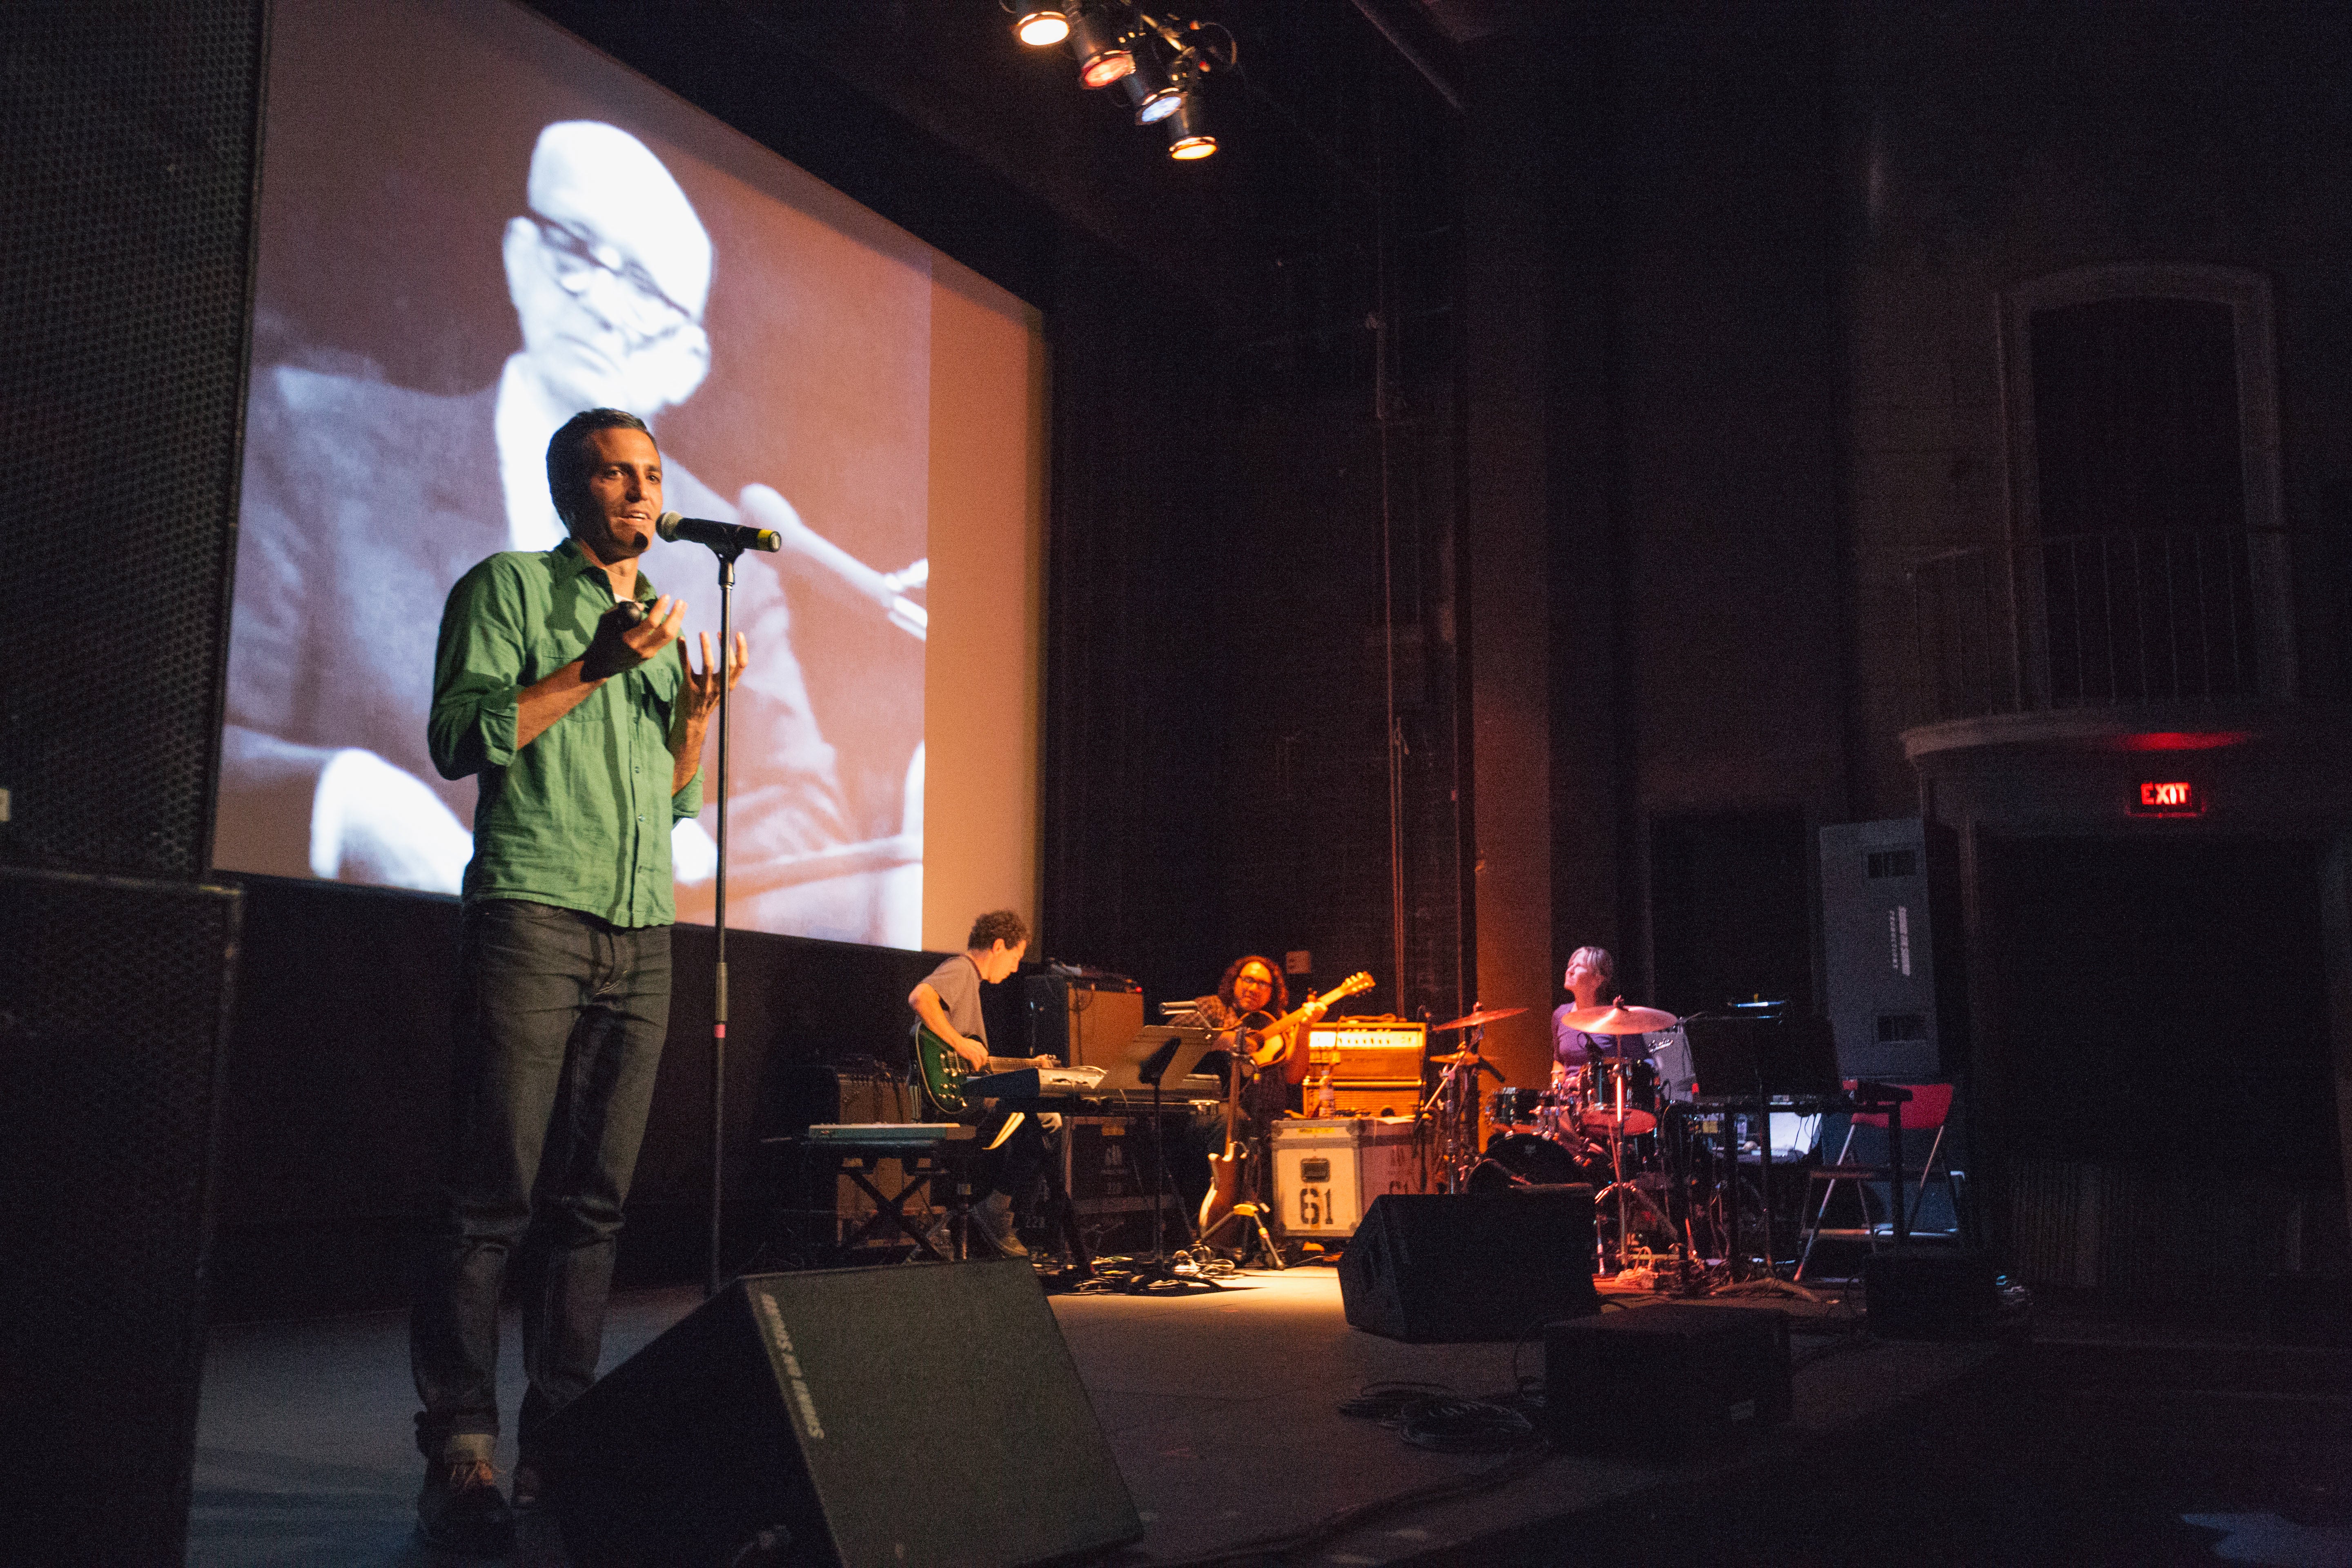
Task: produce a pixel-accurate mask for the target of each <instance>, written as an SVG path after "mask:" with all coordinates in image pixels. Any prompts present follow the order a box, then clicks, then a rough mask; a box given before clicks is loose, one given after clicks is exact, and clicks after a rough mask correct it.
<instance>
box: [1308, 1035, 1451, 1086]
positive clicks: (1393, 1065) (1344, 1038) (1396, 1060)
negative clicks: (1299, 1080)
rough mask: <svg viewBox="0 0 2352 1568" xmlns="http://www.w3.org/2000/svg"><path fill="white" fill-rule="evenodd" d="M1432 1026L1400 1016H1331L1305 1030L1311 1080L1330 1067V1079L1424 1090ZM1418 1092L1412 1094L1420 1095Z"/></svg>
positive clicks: (1334, 1083)
mask: <svg viewBox="0 0 2352 1568" xmlns="http://www.w3.org/2000/svg"><path fill="white" fill-rule="evenodd" d="M1428 1042H1429V1026H1428V1025H1426V1024H1415V1023H1411V1022H1408V1021H1407V1020H1405V1019H1402V1018H1327V1019H1325V1020H1324V1021H1323V1022H1322V1023H1319V1024H1317V1025H1316V1026H1313V1027H1312V1028H1310V1029H1308V1030H1307V1081H1308V1082H1310V1083H1312V1082H1313V1081H1314V1080H1315V1079H1318V1078H1319V1077H1321V1076H1322V1074H1323V1070H1324V1068H1327V1067H1328V1068H1330V1069H1331V1082H1332V1083H1333V1085H1334V1086H1336V1087H1340V1088H1344V1087H1345V1086H1347V1085H1349V1084H1376V1085H1379V1086H1381V1087H1383V1088H1390V1089H1394V1088H1401V1087H1407V1086H1409V1087H1410V1089H1412V1090H1414V1091H1418V1090H1419V1089H1420V1088H1421V1063H1422V1056H1423V1050H1424V1048H1425V1047H1427V1045H1428ZM1417 1097H1418V1096H1417V1093H1416V1094H1414V1095H1413V1096H1411V1098H1417Z"/></svg>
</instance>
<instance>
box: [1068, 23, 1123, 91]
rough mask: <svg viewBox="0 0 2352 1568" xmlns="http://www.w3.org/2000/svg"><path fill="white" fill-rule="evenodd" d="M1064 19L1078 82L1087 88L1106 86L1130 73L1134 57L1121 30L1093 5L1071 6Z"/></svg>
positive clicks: (1121, 28)
mask: <svg viewBox="0 0 2352 1568" xmlns="http://www.w3.org/2000/svg"><path fill="white" fill-rule="evenodd" d="M1121 9H1122V10H1123V9H1124V7H1122V8H1121ZM1067 16H1068V17H1069V26H1070V52H1071V53H1072V54H1074V55H1076V56H1077V57H1078V80H1080V81H1081V82H1084V83H1085V84H1086V85H1087V86H1088V87H1108V86H1109V85H1110V84H1111V83H1113V82H1115V81H1117V80H1118V79H1119V78H1121V77H1123V76H1128V75H1130V74H1132V73H1133V71H1134V70H1135V56H1134V55H1133V54H1131V53H1129V50H1128V47H1127V30H1126V29H1125V28H1124V27H1122V26H1120V25H1119V24H1118V22H1115V21H1113V20H1111V18H1110V17H1109V16H1108V15H1107V14H1106V13H1104V12H1103V11H1100V10H1097V9H1096V8H1095V7H1093V6H1079V5H1072V6H1071V7H1070V8H1069V10H1068V12H1067Z"/></svg>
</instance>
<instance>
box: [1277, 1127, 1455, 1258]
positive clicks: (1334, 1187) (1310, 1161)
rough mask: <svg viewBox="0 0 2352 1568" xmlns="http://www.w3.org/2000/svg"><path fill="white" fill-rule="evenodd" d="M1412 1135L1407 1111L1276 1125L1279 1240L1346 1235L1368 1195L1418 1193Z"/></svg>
mask: <svg viewBox="0 0 2352 1568" xmlns="http://www.w3.org/2000/svg"><path fill="white" fill-rule="evenodd" d="M1412 1133H1413V1121H1412V1118H1411V1117H1409V1116H1405V1117H1396V1118H1388V1117H1370V1116H1350V1117H1339V1118H1332V1119H1327V1120H1322V1121H1277V1122H1276V1123H1275V1124H1274V1140H1273V1142H1274V1215H1275V1228H1276V1230H1277V1231H1279V1232H1281V1234H1282V1235H1283V1236H1285V1237H1316V1238H1321V1237H1330V1238H1339V1237H1350V1236H1353V1235H1355V1234H1356V1227H1357V1226H1359V1225H1361V1224H1362V1223H1363V1219H1364V1211H1365V1210H1367V1209H1369V1208H1370V1207H1371V1206H1372V1200H1373V1199H1375V1198H1377V1197H1380V1196H1381V1195H1382V1194H1387V1193H1418V1192H1423V1191H1425V1190H1426V1189H1427V1185H1428V1184H1427V1182H1426V1180H1425V1179H1424V1175H1423V1169H1422V1151H1421V1149H1420V1148H1419V1147H1418V1146H1417V1145H1416V1144H1415V1143H1414V1142H1413V1135H1412Z"/></svg>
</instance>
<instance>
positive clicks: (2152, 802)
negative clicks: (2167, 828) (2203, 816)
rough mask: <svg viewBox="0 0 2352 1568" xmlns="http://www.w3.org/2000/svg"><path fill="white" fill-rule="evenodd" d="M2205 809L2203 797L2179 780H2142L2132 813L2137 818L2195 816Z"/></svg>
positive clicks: (2192, 787)
mask: <svg viewBox="0 0 2352 1568" xmlns="http://www.w3.org/2000/svg"><path fill="white" fill-rule="evenodd" d="M2204 809H2205V797H2204V795H2202V794H2201V793H2200V792H2199V790H2198V788H2197V786H2196V785H2195V784H2189V783H2187V782H2185V781H2181V780H2158V779H2142V780H2141V781H2140V785H2139V795H2138V798H2137V799H2136V800H2134V801H2133V802H2132V812H2133V814H2134V815H2135V816H2198V815H2199V814H2200V813H2201V812H2203V811H2204Z"/></svg>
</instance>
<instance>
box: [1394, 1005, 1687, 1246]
mask: <svg viewBox="0 0 2352 1568" xmlns="http://www.w3.org/2000/svg"><path fill="white" fill-rule="evenodd" d="M1526 1011H1527V1009H1526V1008H1524V1007H1494V1008H1486V1009H1482V1010H1480V1011H1478V1012H1475V1013H1471V1014H1468V1015H1466V1016H1463V1017H1460V1018H1456V1019H1454V1021H1453V1022H1451V1023H1446V1024H1439V1025H1435V1026H1433V1032H1435V1033H1440V1034H1443V1033H1444V1032H1446V1031H1449V1030H1454V1029H1460V1030H1463V1031H1465V1033H1464V1036H1463V1042H1464V1043H1463V1046H1462V1048H1460V1049H1459V1050H1456V1051H1454V1052H1453V1053H1451V1054H1449V1055H1446V1056H1441V1057H1433V1058H1431V1060H1432V1062H1433V1064H1435V1065H1437V1066H1439V1067H1441V1068H1444V1071H1443V1073H1442V1074H1441V1075H1440V1076H1439V1079H1438V1080H1437V1084H1436V1087H1435V1089H1433V1091H1432V1093H1431V1095H1430V1097H1429V1100H1428V1102H1427V1104H1426V1105H1425V1106H1424V1108H1423V1109H1424V1110H1425V1111H1426V1112H1428V1113H1430V1114H1432V1115H1433V1116H1434V1117H1435V1119H1436V1121H1437V1123H1438V1129H1439V1133H1438V1139H1437V1154H1438V1161H1439V1166H1440V1169H1441V1170H1442V1171H1443V1172H1444V1184H1445V1190H1447V1191H1449V1192H1497V1191H1506V1190H1509V1189H1511V1188H1524V1187H1528V1186H1549V1185H1561V1184H1570V1183H1578V1182H1581V1183H1587V1184H1591V1186H1592V1187H1593V1189H1594V1192H1593V1201H1594V1206H1595V1212H1596V1215H1598V1217H1599V1218H1600V1219H1601V1221H1602V1226H1601V1228H1602V1229H1603V1230H1604V1231H1605V1230H1608V1229H1610V1228H1613V1230H1614V1233H1615V1234H1614V1237H1613V1240H1614V1246H1613V1247H1611V1246H1610V1245H1609V1241H1610V1240H1611V1239H1612V1238H1610V1237H1607V1236H1605V1235H1604V1236H1602V1237H1599V1238H1598V1241H1599V1245H1600V1246H1601V1251H1602V1253H1603V1256H1604V1258H1607V1257H1608V1256H1610V1255H1612V1254H1613V1258H1614V1261H1615V1264H1616V1268H1615V1269H1614V1270H1613V1272H1618V1273H1622V1272H1623V1271H1624V1270H1626V1269H1627V1268H1629V1267H1631V1266H1632V1260H1633V1257H1634V1254H1635V1251H1636V1241H1635V1238H1636V1237H1637V1236H1638V1235H1640V1234H1642V1233H1643V1232H1644V1231H1646V1232H1648V1233H1650V1234H1652V1235H1657V1236H1663V1237H1666V1238H1672V1237H1675V1232H1676V1229H1677V1226H1675V1222H1674V1220H1673V1219H1672V1218H1671V1217H1669V1216H1668V1215H1667V1214H1666V1212H1665V1210H1664V1208H1663V1207H1661V1206H1660V1203H1659V1201H1658V1199H1659V1196H1660V1195H1663V1194H1664V1192H1665V1191H1666V1189H1667V1188H1668V1187H1669V1185H1670V1184H1671V1183H1670V1181H1669V1179H1668V1177H1667V1176H1666V1174H1665V1173H1664V1165H1665V1163H1666V1160H1665V1156H1664V1152H1663V1151H1662V1150H1661V1149H1660V1148H1659V1144H1660V1143H1661V1142H1663V1138H1662V1136H1661V1134H1660V1125H1661V1121H1662V1119H1663V1118H1664V1116H1665V1115H1666V1113H1667V1111H1668V1110H1669V1109H1670V1108H1669V1107H1668V1105H1667V1104H1666V1102H1665V1099H1664V1084H1663V1082H1662V1075H1661V1074H1660V1072H1659V1070H1658V1068H1657V1066H1656V1064H1655V1063H1654V1062H1653V1061H1652V1060H1651V1059H1649V1058H1650V1057H1651V1056H1653V1055H1655V1054H1658V1052H1663V1051H1664V1049H1665V1048H1666V1047H1658V1048H1657V1051H1655V1052H1654V1051H1649V1050H1645V1049H1644V1048H1643V1047H1642V1045H1641V1043H1640V1042H1641V1038H1642V1037H1644V1036H1650V1035H1659V1034H1664V1033H1665V1032H1666V1031H1669V1030H1672V1029H1674V1028H1675V1026H1677V1025H1678V1024H1679V1023H1680V1022H1681V1020H1680V1019H1678V1018H1676V1017H1675V1016H1674V1015H1673V1014H1671V1013H1665V1012H1661V1011H1660V1010H1658V1009H1657V1008H1654V1007H1633V1006H1627V1005H1624V1004H1622V1002H1621V1003H1615V1004H1612V1005H1608V1006H1603V1007H1587V1008H1583V1009H1581V1010H1580V1011H1577V1012H1573V1013H1570V1014H1568V1015H1566V1016H1563V1017H1562V1018H1561V1019H1560V1023H1561V1024H1562V1025H1563V1026H1566V1027H1568V1028H1570V1029H1575V1030H1578V1031H1580V1032H1581V1033H1583V1034H1586V1035H1593V1036H1601V1037H1607V1038H1609V1039H1611V1040H1612V1042H1615V1043H1616V1044H1617V1045H1618V1046H1619V1052H1618V1054H1614V1055H1607V1056H1595V1057H1594V1058H1592V1059H1591V1060H1589V1061H1587V1062H1586V1063H1584V1064H1583V1065H1582V1066H1581V1067H1577V1068H1570V1067H1569V1066H1568V1065H1567V1064H1565V1063H1555V1064H1554V1066H1553V1068H1552V1074H1551V1082H1550V1085H1549V1087H1548V1088H1546V1089H1525V1088H1517V1087H1514V1086H1511V1085H1508V1084H1503V1085H1501V1086H1500V1087H1498V1088H1496V1089H1494V1090H1493V1092H1492V1093H1491V1094H1490V1095H1489V1096H1488V1097H1487V1098H1486V1100H1485V1102H1484V1106H1485V1109H1486V1113H1487V1121H1488V1125H1489V1127H1490V1129H1491V1131H1489V1133H1488V1135H1487V1137H1486V1142H1485V1143H1484V1144H1483V1146H1482V1145H1481V1143H1480V1142H1479V1137H1478V1123H1479V1116H1478V1112H1479V1110H1480V1109H1481V1102H1480V1100H1479V1099H1478V1094H1477V1083H1478V1075H1479V1074H1480V1073H1481V1072H1485V1073H1489V1074H1492V1075H1493V1076H1494V1077H1495V1078H1496V1079H1501V1078H1502V1076H1503V1075H1502V1073H1501V1072H1500V1070H1499V1069H1497V1068H1496V1067H1495V1066H1494V1064H1492V1063H1491V1062H1488V1061H1487V1060H1486V1058H1485V1057H1484V1056H1483V1055H1482V1054H1481V1047H1482V1046H1483V1043H1484V1035H1485V1029H1486V1026H1487V1025H1488V1024H1491V1023H1494V1022H1496V1020H1498V1019H1503V1018H1509V1017H1516V1016H1518V1015H1519V1014H1522V1013H1524V1012H1526ZM1612 1221H1613V1227H1612V1226H1611V1224H1610V1222H1612Z"/></svg>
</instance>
